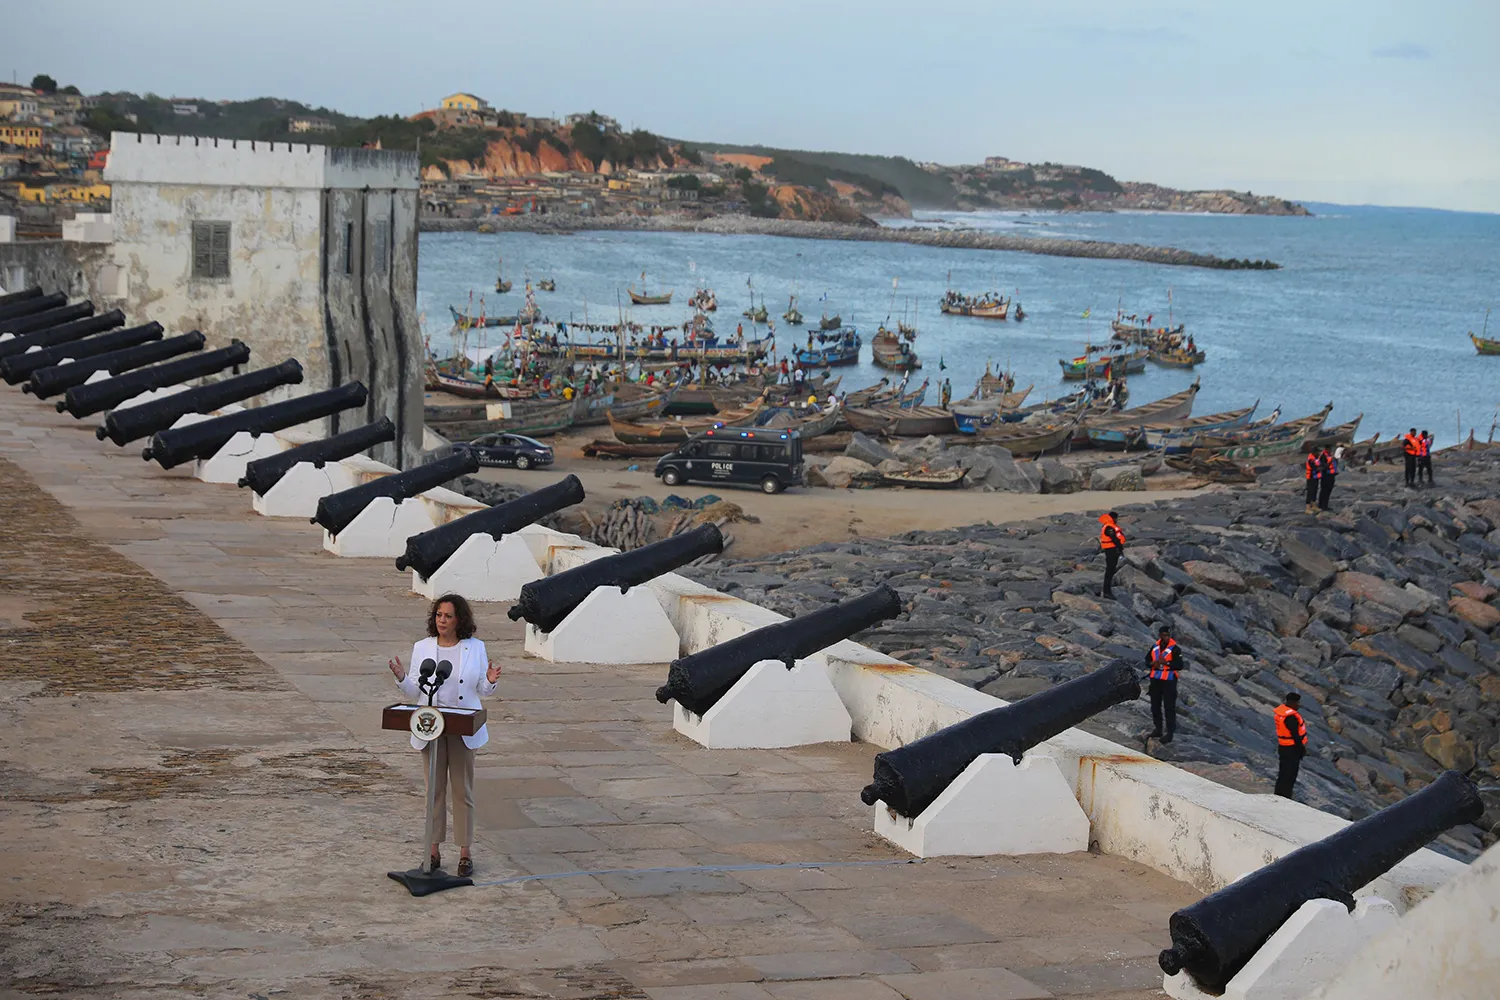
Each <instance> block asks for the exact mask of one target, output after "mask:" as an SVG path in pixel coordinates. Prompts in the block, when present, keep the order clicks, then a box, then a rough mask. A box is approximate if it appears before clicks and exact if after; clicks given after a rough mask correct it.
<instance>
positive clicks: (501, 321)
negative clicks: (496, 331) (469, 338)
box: [448, 306, 516, 330]
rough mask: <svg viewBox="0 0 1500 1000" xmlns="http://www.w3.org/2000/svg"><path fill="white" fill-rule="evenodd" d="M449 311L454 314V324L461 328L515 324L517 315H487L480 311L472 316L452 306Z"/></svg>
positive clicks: (473, 328) (471, 328) (474, 328)
mask: <svg viewBox="0 0 1500 1000" xmlns="http://www.w3.org/2000/svg"><path fill="white" fill-rule="evenodd" d="M448 312H450V313H452V314H453V325H454V326H456V327H458V328H459V329H460V330H477V329H480V328H481V327H495V326H514V325H515V323H516V317H514V316H486V315H484V314H483V313H480V314H479V315H478V316H470V315H468V314H466V313H461V312H459V311H458V310H457V309H455V308H453V307H452V306H449V307H448Z"/></svg>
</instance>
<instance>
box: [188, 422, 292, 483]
mask: <svg viewBox="0 0 1500 1000" xmlns="http://www.w3.org/2000/svg"><path fill="white" fill-rule="evenodd" d="M289 447H291V446H290V445H288V444H287V443H286V442H285V441H283V440H282V439H281V438H279V437H277V436H276V435H275V434H257V435H253V436H252V435H251V434H250V432H249V431H236V432H235V435H234V437H232V438H230V439H229V440H228V441H225V442H224V446H223V447H222V448H220V449H219V450H218V451H216V452H214V453H213V454H212V455H210V456H209V457H208V458H200V459H198V460H196V461H195V462H193V478H195V479H201V480H202V481H203V482H205V483H229V484H230V485H233V484H235V483H237V482H239V481H240V478H241V477H242V476H244V474H245V466H246V465H249V464H250V463H251V462H253V461H255V460H256V459H257V458H270V457H271V456H272V455H279V454H281V453H282V452H284V451H286V450H287V448H289Z"/></svg>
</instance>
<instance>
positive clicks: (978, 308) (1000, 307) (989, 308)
mask: <svg viewBox="0 0 1500 1000" xmlns="http://www.w3.org/2000/svg"><path fill="white" fill-rule="evenodd" d="M1009 314H1010V299H994V300H990V301H984V302H976V303H974V304H973V305H972V306H970V307H969V312H968V314H967V315H970V316H973V317H974V318H975V319H1005V318H1006V316H1008V315H1009Z"/></svg>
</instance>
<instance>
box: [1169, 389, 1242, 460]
mask: <svg viewBox="0 0 1500 1000" xmlns="http://www.w3.org/2000/svg"><path fill="white" fill-rule="evenodd" d="M1259 406H1260V400H1256V401H1255V403H1254V405H1251V406H1247V407H1245V408H1244V409H1240V410H1226V411H1224V412H1223V413H1205V414H1204V415H1203V416H1201V417H1191V418H1189V419H1187V420H1174V421H1163V422H1152V423H1147V424H1142V425H1141V436H1142V438H1143V439H1144V440H1145V444H1146V447H1147V448H1154V449H1156V450H1159V451H1161V452H1163V453H1164V454H1168V455H1175V454H1180V453H1183V452H1188V451H1191V450H1192V447H1193V442H1194V441H1196V440H1197V439H1198V437H1199V436H1200V435H1203V434H1214V433H1218V432H1222V431H1228V430H1235V429H1237V428H1240V427H1244V426H1246V425H1247V424H1249V423H1250V418H1251V417H1253V416H1254V415H1255V410H1256V408H1257V407H1259Z"/></svg>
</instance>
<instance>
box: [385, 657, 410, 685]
mask: <svg viewBox="0 0 1500 1000" xmlns="http://www.w3.org/2000/svg"><path fill="white" fill-rule="evenodd" d="M386 666H388V667H390V668H391V673H393V674H395V675H396V680H398V681H399V680H401V679H402V678H404V677H405V676H406V668H405V667H403V666H402V665H401V657H399V656H395V657H392V658H391V660H390V661H389V662H388V663H386Z"/></svg>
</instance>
